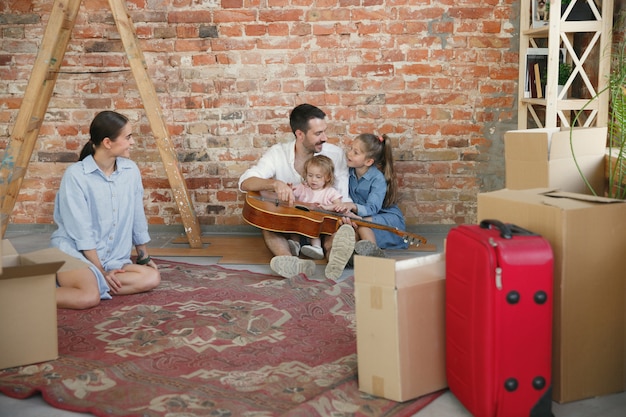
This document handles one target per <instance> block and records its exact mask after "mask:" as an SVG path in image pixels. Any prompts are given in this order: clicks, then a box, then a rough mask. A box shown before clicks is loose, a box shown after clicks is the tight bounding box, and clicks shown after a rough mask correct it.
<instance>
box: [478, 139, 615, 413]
mask: <svg viewBox="0 0 626 417" xmlns="http://www.w3.org/2000/svg"><path fill="white" fill-rule="evenodd" d="M504 145H505V157H506V158H505V164H506V189H503V190H499V191H494V192H488V193H483V194H479V195H478V220H479V221H480V220H483V219H491V218H494V219H498V220H501V221H503V222H506V223H513V224H517V225H519V226H521V227H524V228H526V229H529V230H531V231H533V232H535V233H539V234H541V235H542V236H543V237H545V238H546V239H547V240H548V241H549V242H550V244H551V246H552V249H553V253H554V320H553V355H552V361H553V366H552V371H553V375H552V378H553V399H554V400H555V401H557V402H560V403H563V402H570V401H576V400H581V399H585V398H591V397H595V396H601V395H606V394H612V393H616V392H621V391H624V390H625V389H626V268H625V267H624V262H623V259H624V256H626V203H625V202H624V201H622V200H612V199H607V198H603V197H595V196H594V195H592V194H591V191H590V189H589V185H590V186H592V187H593V189H594V190H595V192H596V194H598V195H600V196H602V195H603V194H604V189H605V186H606V181H605V169H604V161H605V152H606V148H605V145H606V128H586V129H574V130H573V135H572V141H571V142H570V131H569V130H565V131H559V130H558V129H532V130H525V131H512V132H507V134H506V135H505V143H504ZM572 149H573V150H574V155H575V156H576V160H574V158H573V157H572ZM580 172H583V173H584V174H585V176H586V178H587V182H588V184H586V183H585V182H584V181H583V179H582V177H581V175H580Z"/></svg>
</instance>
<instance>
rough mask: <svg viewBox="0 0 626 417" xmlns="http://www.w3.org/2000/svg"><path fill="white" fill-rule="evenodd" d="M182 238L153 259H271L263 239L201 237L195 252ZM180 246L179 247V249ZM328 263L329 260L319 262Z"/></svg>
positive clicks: (430, 248) (425, 248) (428, 248)
mask: <svg viewBox="0 0 626 417" xmlns="http://www.w3.org/2000/svg"><path fill="white" fill-rule="evenodd" d="M187 242H188V241H187V238H186V237H185V236H182V237H180V238H176V239H174V240H172V242H171V243H173V244H175V245H172V246H168V247H161V248H158V247H150V255H151V256H155V257H158V256H209V257H219V258H220V259H219V261H218V262H217V263H218V264H231V265H232V264H252V265H261V264H267V263H269V262H270V259H271V258H272V254H271V252H270V251H269V250H268V249H267V247H266V246H265V243H263V238H262V237H261V236H202V242H203V244H204V247H203V248H201V249H192V248H190V247H189V244H188V243H187ZM178 245H180V247H177V246H178ZM407 251H419V252H436V251H437V247H436V246H435V245H433V244H429V243H426V244H423V245H420V246H418V247H415V246H410V247H409V249H407ZM316 262H317V263H322V264H324V263H326V260H320V261H316Z"/></svg>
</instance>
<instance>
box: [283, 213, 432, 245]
mask: <svg viewBox="0 0 626 417" xmlns="http://www.w3.org/2000/svg"><path fill="white" fill-rule="evenodd" d="M295 207H296V208H297V209H300V210H306V211H313V212H317V213H322V214H325V215H327V216H332V217H334V218H336V219H341V218H342V217H348V218H349V219H350V221H351V222H352V223H354V224H356V225H357V226H363V227H369V228H372V229H379V230H385V231H387V232H391V233H394V234H396V235H398V236H400V237H402V238H403V239H405V240H406V241H408V242H410V243H411V244H419V243H424V244H425V243H426V238H425V237H423V236H420V235H417V234H415V233H409V232H407V231H404V230H400V229H398V228H397V227H392V226H387V225H385V224H380V223H374V222H371V221H368V220H364V219H357V218H355V217H350V216H344V215H342V214H341V213H336V212H334V211H328V210H324V209H321V208H318V207H311V206H308V205H306V206H305V205H300V204H296V206H295Z"/></svg>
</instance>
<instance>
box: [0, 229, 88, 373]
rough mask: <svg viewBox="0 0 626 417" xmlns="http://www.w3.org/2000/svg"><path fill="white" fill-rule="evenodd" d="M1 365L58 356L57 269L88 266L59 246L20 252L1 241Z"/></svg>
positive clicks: (37, 360)
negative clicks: (59, 248)
mask: <svg viewBox="0 0 626 417" xmlns="http://www.w3.org/2000/svg"><path fill="white" fill-rule="evenodd" d="M1 246H2V265H3V268H2V273H1V274H0V369H5V368H9V367H14V366H21V365H28V364H31V363H38V362H44V361H48V360H52V359H56V358H57V357H58V336H57V307H56V273H57V271H69V270H72V269H79V268H85V267H87V264H85V263H83V262H81V261H79V260H78V259H76V258H73V257H71V256H69V255H66V254H65V253H63V252H61V251H59V250H58V249H53V248H50V249H44V250H40V251H35V252H30V253H27V254H23V255H20V254H18V253H17V251H16V250H15V248H14V247H13V245H11V243H10V242H9V241H8V240H3V241H2V245H1Z"/></svg>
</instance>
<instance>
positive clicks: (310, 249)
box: [300, 245, 324, 259]
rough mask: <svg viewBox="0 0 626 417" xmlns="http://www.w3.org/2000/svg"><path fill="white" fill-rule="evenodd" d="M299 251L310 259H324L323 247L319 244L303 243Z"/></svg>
mask: <svg viewBox="0 0 626 417" xmlns="http://www.w3.org/2000/svg"><path fill="white" fill-rule="evenodd" d="M300 253H301V254H303V255H304V256H306V257H307V258H311V259H324V249H322V248H320V247H319V246H313V245H304V246H303V247H302V249H301V250H300Z"/></svg>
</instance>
